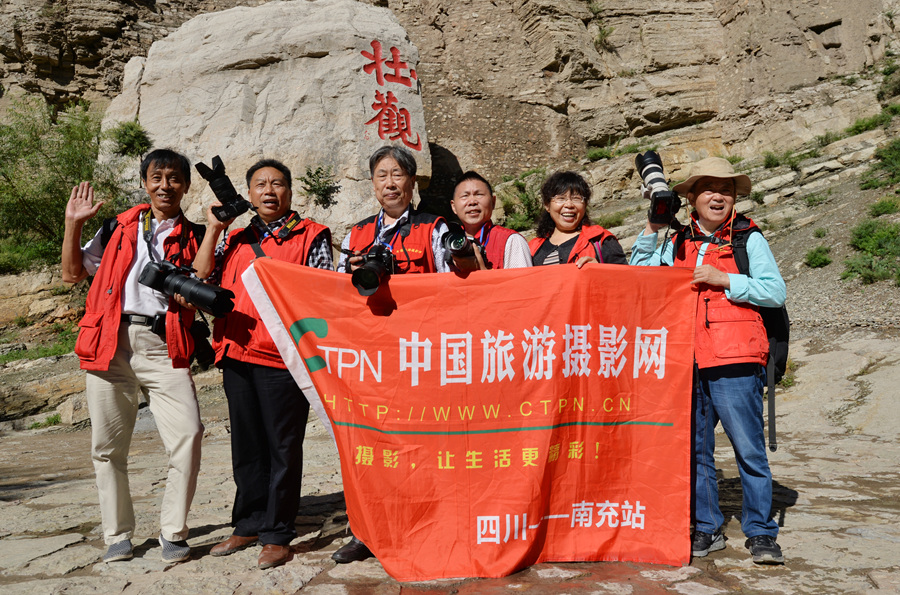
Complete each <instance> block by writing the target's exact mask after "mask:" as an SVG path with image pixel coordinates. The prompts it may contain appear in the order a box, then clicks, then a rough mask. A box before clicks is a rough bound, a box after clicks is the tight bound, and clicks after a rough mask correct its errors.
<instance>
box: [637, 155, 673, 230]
mask: <svg viewBox="0 0 900 595" xmlns="http://www.w3.org/2000/svg"><path fill="white" fill-rule="evenodd" d="M634 166H635V167H636V168H637V171H638V174H640V176H641V192H643V193H644V196H646V197H647V198H649V199H650V210H649V211H648V213H647V219H648V220H649V221H650V223H659V224H661V225H671V224H672V223H677V220H676V219H675V213H677V212H678V210H679V209H680V208H681V197H679V196H678V194H677V193H675V192H673V191H672V190H669V183H668V182H667V181H666V176H665V174H663V166H662V159H660V157H659V154H658V153H657V152H656V151H647V152H646V153H644V154H640V153H638V154H637V156H636V157H635V158H634Z"/></svg>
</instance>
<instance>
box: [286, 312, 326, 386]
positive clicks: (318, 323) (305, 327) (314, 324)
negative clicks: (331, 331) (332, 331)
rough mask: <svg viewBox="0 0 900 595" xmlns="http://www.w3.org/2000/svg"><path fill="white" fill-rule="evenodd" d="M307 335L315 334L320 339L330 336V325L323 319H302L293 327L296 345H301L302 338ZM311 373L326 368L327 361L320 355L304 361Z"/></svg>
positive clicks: (292, 334) (292, 333) (292, 332)
mask: <svg viewBox="0 0 900 595" xmlns="http://www.w3.org/2000/svg"><path fill="white" fill-rule="evenodd" d="M306 333H313V334H314V335H315V336H317V337H318V338H320V339H324V338H325V337H327V336H328V323H327V322H325V320H324V319H323V318H301V319H300V320H298V321H297V322H295V323H294V324H292V325H291V337H292V338H293V339H294V343H297V344H298V345H299V344H300V337H302V336H303V335H305V334H306ZM304 361H305V362H306V367H307V368H309V373H310V374H312V373H313V372H318V371H319V370H321V369H322V368H324V367H325V360H324V359H322V358H321V357H320V356H318V355H314V356H312V357H308V358H306V359H305V360H304Z"/></svg>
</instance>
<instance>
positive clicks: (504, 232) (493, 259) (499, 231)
mask: <svg viewBox="0 0 900 595" xmlns="http://www.w3.org/2000/svg"><path fill="white" fill-rule="evenodd" d="M485 226H488V227H487V230H486V231H487V240H486V241H487V246H485V247H484V256H485V258H487V265H488V268H491V269H502V268H503V262H504V260H505V259H506V243H507V240H509V238H510V236H513V235H515V234H516V233H518V232H516V231H513V230H512V229H507V228H506V227H500V226H499V225H494V224H492V223H491V222H490V221H488V222H487V223H485Z"/></svg>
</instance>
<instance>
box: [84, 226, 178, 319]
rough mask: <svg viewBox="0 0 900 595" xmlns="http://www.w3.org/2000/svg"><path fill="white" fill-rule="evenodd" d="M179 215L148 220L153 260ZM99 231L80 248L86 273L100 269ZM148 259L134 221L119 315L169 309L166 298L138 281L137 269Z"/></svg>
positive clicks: (160, 252)
mask: <svg viewBox="0 0 900 595" xmlns="http://www.w3.org/2000/svg"><path fill="white" fill-rule="evenodd" d="M180 217H181V215H178V216H177V217H173V218H171V219H166V220H164V221H157V220H156V218H153V219H151V220H150V232H151V235H152V242H151V243H152V245H153V254H154V256H156V260H163V255H164V254H165V250H164V248H163V242H164V241H165V239H166V238H167V237H169V235H171V233H172V230H174V229H175V224H176V223H178V220H179V219H180ZM100 233H101V232H100V231H98V232H97V234H96V235H95V236H94V237H93V238H91V240H90V241H89V242H88V243H87V244H85V246H84V248H82V249H81V262H82V263H83V264H84V268H85V269H86V270H87V272H88V274H89V275H94V274H96V273H97V269H98V268H100V260H101V259H102V258H103V249H104V248H103V246H101V244H100ZM148 262H150V253H149V252H148V251H147V242H145V241H144V237H143V235H142V234H141V222H140V221H138V236H137V249H136V251H135V256H134V260H133V261H132V262H131V267H130V268H129V269H128V273H127V275H126V277H125V284H124V285H123V286H122V313H123V314H142V315H144V316H155V315H157V314H164V313H165V312H166V311H167V310H168V309H169V297H168V296H167V295H166V294H164V293H162V292H161V291H156V290H155V289H150V288H149V287H147V286H146V285H143V284H142V283H139V282H138V278H139V277H140V276H141V271H143V270H144V267H145V266H146V265H147V263H148Z"/></svg>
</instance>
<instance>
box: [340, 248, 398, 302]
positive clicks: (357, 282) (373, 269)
mask: <svg viewBox="0 0 900 595" xmlns="http://www.w3.org/2000/svg"><path fill="white" fill-rule="evenodd" d="M347 253H348V254H352V252H347ZM362 259H363V260H362V264H360V265H359V268H358V269H356V270H355V271H353V274H352V275H351V277H350V281H351V283H353V287H355V288H356V291H358V292H359V295H362V296H369V295H372V294H373V293H375V292H376V291H378V287H379V286H380V285H381V283H382V282H384V281H386V280H387V279H388V278H389V277H390V276H391V275H392V274H393V273H394V272H395V270H396V269H395V266H396V263H395V261H394V255H393V254H392V253H391V249H390V248H389V247H388V246H385V245H384V244H378V243H376V244H372V247H371V248H369V250H368V251H367V252H366V253H365V254H363V255H362Z"/></svg>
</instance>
